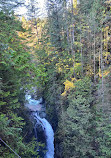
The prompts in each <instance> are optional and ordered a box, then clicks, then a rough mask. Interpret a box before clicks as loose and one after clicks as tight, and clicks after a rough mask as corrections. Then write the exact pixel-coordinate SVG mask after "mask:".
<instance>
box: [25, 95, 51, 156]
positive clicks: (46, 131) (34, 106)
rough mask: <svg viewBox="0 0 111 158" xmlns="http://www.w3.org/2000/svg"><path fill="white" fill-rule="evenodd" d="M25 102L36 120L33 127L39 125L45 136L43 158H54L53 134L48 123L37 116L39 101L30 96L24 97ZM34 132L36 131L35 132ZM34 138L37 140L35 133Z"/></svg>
mask: <svg viewBox="0 0 111 158" xmlns="http://www.w3.org/2000/svg"><path fill="white" fill-rule="evenodd" d="M26 100H27V101H28V103H27V104H26V106H27V107H28V108H29V109H30V110H31V111H32V112H33V111H34V112H33V115H34V118H35V120H36V125H35V126H37V125H38V124H39V125H41V127H42V129H43V131H44V134H45V136H46V143H47V152H46V155H45V158H54V132H53V129H52V126H51V125H50V123H49V122H48V121H47V120H46V119H45V118H41V117H40V116H39V110H41V108H40V106H41V105H40V102H41V100H35V99H32V98H31V96H30V95H26ZM34 128H35V127H34ZM35 132H37V131H36V130H35ZM35 136H36V138H37V133H35Z"/></svg>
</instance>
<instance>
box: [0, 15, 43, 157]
mask: <svg viewBox="0 0 111 158" xmlns="http://www.w3.org/2000/svg"><path fill="white" fill-rule="evenodd" d="M0 30H1V32H0V41H1V43H0V56H1V60H0V100H1V102H0V111H1V112H0V136H1V138H2V139H3V140H4V141H5V142H6V143H7V144H8V145H9V146H10V147H11V148H12V149H13V150H14V151H15V152H16V153H18V154H19V155H20V156H21V157H27V158H30V157H32V156H33V155H36V156H38V153H37V151H34V149H35V147H36V145H37V142H35V141H34V140H32V141H31V142H30V143H31V144H28V143H26V142H25V140H24V139H23V137H24V134H26V132H28V131H26V129H27V128H26V126H27V125H28V124H29V123H28V122H29V121H28V119H27V120H26V118H25V117H24V115H23V112H22V111H23V110H24V108H23V100H24V94H23V90H24V87H25V88H26V85H27V84H28V83H29V84H30V83H31V82H32V81H33V78H32V76H33V75H34V74H35V75H36V73H35V72H36V71H35V72H34V71H33V68H34V69H35V65H32V64H31V56H30V55H29V52H28V51H26V46H25V45H24V44H23V43H22V42H21V40H20V38H19V37H18V33H17V31H24V29H23V28H22V26H21V23H20V22H19V21H18V20H16V18H15V17H14V16H13V15H11V14H10V16H8V15H7V14H4V13H3V12H0ZM31 71H32V74H31V73H30V72H31ZM41 71H42V70H41ZM41 71H40V72H38V73H37V74H40V73H42V72H41ZM31 75H32V76H31ZM39 77H40V76H39ZM33 82H34V81H33ZM32 84H33V83H32ZM21 94H23V95H22V97H21ZM23 117H24V118H23ZM26 121H27V122H26ZM29 129H30V128H29ZM30 130H32V129H30ZM0 146H1V151H0V155H1V157H5V158H13V157H15V154H14V153H13V152H12V151H10V149H9V148H8V147H6V146H5V145H4V144H3V143H1V142H0ZM38 146H39V144H38Z"/></svg>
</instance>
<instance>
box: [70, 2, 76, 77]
mask: <svg viewBox="0 0 111 158" xmlns="http://www.w3.org/2000/svg"><path fill="white" fill-rule="evenodd" d="M71 6H72V30H71V43H72V46H71V51H72V56H73V69H74V66H75V50H74V42H75V37H74V21H73V16H74V11H73V0H71ZM75 77H76V74H75V69H74V78H75Z"/></svg>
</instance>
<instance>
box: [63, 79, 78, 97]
mask: <svg viewBox="0 0 111 158" xmlns="http://www.w3.org/2000/svg"><path fill="white" fill-rule="evenodd" d="M64 85H65V90H64V92H63V93H62V94H61V96H66V94H67V92H68V91H70V90H71V89H72V88H74V87H75V86H74V83H73V82H72V81H69V80H66V81H65V82H64Z"/></svg>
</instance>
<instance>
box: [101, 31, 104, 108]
mask: <svg viewBox="0 0 111 158" xmlns="http://www.w3.org/2000/svg"><path fill="white" fill-rule="evenodd" d="M102 44H103V37H102V30H101V74H102V95H101V97H102V107H103V106H104V78H103V68H104V63H103V50H102V49H103V48H102ZM103 110H104V109H103Z"/></svg>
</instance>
